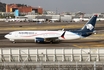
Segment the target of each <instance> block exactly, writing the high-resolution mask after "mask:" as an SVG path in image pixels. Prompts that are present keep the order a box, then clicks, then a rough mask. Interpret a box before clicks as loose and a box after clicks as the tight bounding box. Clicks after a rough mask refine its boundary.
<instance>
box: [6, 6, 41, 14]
mask: <svg viewBox="0 0 104 70" xmlns="http://www.w3.org/2000/svg"><path fill="white" fill-rule="evenodd" d="M15 10H19V12H20V13H28V12H32V11H34V12H35V13H38V14H42V13H43V9H42V8H41V7H37V8H36V7H35V8H34V7H31V6H18V5H16V4H7V5H6V12H14V11H15Z"/></svg>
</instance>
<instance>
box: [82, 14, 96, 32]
mask: <svg viewBox="0 0 104 70" xmlns="http://www.w3.org/2000/svg"><path fill="white" fill-rule="evenodd" d="M96 19H97V15H94V16H92V18H91V19H90V20H89V21H88V22H87V23H86V24H85V25H84V27H83V28H82V29H81V30H82V31H84V32H93V31H94V28H95V24H96Z"/></svg>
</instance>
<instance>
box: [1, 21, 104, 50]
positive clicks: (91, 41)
mask: <svg viewBox="0 0 104 70" xmlns="http://www.w3.org/2000/svg"><path fill="white" fill-rule="evenodd" d="M85 23H86V22H81V23H50V24H47V23H44V24H36V23H25V22H21V23H16V22H15V23H14V22H9V23H5V22H0V48H7V47H13V48H21V47H27V48H29V47H49V48H54V47H60V48H63V47H69V48H98V47H99V48H100V47H104V22H97V25H96V28H95V30H96V31H97V34H96V35H92V36H90V37H88V38H85V39H80V40H70V41H63V42H60V43H54V44H50V43H41V44H37V43H34V42H18V43H15V44H14V43H11V42H10V41H9V40H7V39H5V38H4V35H5V34H7V33H9V32H10V31H14V30H16V28H22V29H24V28H26V27H29V28H30V29H29V30H33V29H31V28H34V27H41V28H42V27H43V26H44V27H47V29H48V27H50V26H51V27H55V26H56V27H59V28H57V29H55V28H51V29H49V30H60V29H61V28H63V27H64V28H65V27H66V26H69V27H70V28H68V27H66V28H65V30H69V29H74V30H75V29H80V28H81V27H82V26H83V25H84V24H85ZM74 27H75V28H74ZM10 28H13V29H10ZM9 29H10V30H9ZM17 30H20V29H17ZM24 30H25V29H24ZM36 30H38V29H36ZM40 30H42V29H40ZM43 30H44V29H43Z"/></svg>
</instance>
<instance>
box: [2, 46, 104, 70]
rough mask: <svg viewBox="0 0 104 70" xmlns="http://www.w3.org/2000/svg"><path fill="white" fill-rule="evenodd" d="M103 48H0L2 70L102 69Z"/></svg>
mask: <svg viewBox="0 0 104 70" xmlns="http://www.w3.org/2000/svg"><path fill="white" fill-rule="evenodd" d="M103 61H104V49H103V48H99V49H97V48H93V49H91V48H86V49H73V48H67V47H66V48H54V49H52V48H48V47H47V48H46V49H44V48H0V69H2V70H104V63H103Z"/></svg>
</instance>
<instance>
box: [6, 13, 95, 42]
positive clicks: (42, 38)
mask: <svg viewBox="0 0 104 70" xmlns="http://www.w3.org/2000/svg"><path fill="white" fill-rule="evenodd" d="M96 19H97V15H94V16H92V18H91V19H90V20H89V21H88V22H87V23H86V24H85V25H84V26H83V27H82V28H81V29H80V30H75V31H13V32H10V33H9V34H7V35H5V38H7V39H9V40H10V41H12V42H15V41H16V40H34V42H36V43H41V42H51V43H52V42H57V41H61V40H73V39H80V38H84V37H88V36H90V35H92V34H93V33H94V28H95V24H96Z"/></svg>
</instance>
